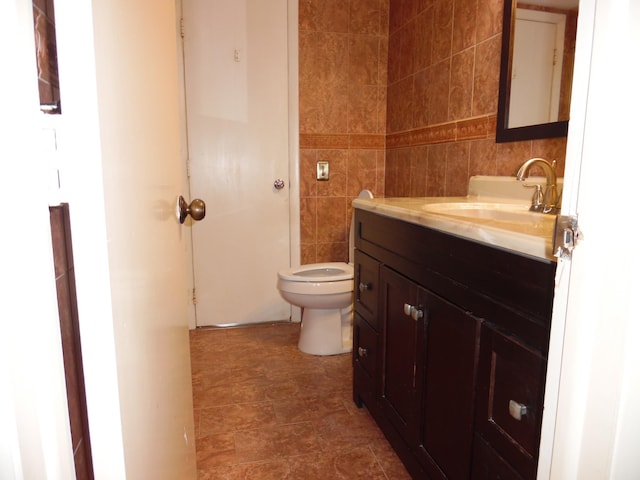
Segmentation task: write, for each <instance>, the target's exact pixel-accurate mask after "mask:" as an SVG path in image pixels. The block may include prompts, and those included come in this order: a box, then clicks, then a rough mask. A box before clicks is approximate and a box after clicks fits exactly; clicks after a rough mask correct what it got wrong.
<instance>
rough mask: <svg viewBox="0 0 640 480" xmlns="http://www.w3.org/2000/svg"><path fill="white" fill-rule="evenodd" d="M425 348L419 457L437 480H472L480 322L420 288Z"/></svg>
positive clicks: (419, 302) (418, 446)
mask: <svg viewBox="0 0 640 480" xmlns="http://www.w3.org/2000/svg"><path fill="white" fill-rule="evenodd" d="M418 304H419V305H421V306H422V310H423V312H424V317H425V328H426V349H425V352H424V354H425V356H424V368H423V370H422V372H421V376H422V379H421V380H422V382H420V383H421V384H422V389H423V392H424V393H423V396H422V405H421V406H420V429H419V439H418V445H417V450H416V451H417V456H418V458H419V460H420V462H421V463H422V464H423V466H424V468H425V469H426V470H427V472H429V473H430V474H431V477H432V478H448V479H451V480H456V479H460V480H462V479H467V478H469V474H470V469H471V449H472V448H471V447H472V443H473V415H474V406H475V404H474V402H475V396H474V391H475V375H476V370H477V358H478V350H479V345H480V324H481V322H480V320H478V319H477V318H475V317H473V316H471V315H469V314H468V313H466V312H465V311H463V310H461V309H460V308H458V307H456V306H455V305H453V304H451V303H449V302H447V301H445V300H444V299H442V298H440V297H438V296H436V295H434V294H433V293H430V292H428V291H425V290H423V289H420V290H419V293H418Z"/></svg>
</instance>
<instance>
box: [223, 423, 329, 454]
mask: <svg viewBox="0 0 640 480" xmlns="http://www.w3.org/2000/svg"><path fill="white" fill-rule="evenodd" d="M235 440H236V451H237V455H238V462H239V463H247V462H258V461H265V460H271V459H281V458H286V457H290V456H294V455H304V454H308V453H313V452H317V451H318V450H319V448H320V444H319V442H318V437H317V435H316V433H315V430H314V428H313V425H312V424H311V422H305V423H296V424H292V425H278V426H275V427H270V428H262V429H258V430H246V431H242V432H236V433H235Z"/></svg>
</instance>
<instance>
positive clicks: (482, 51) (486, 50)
mask: <svg viewBox="0 0 640 480" xmlns="http://www.w3.org/2000/svg"><path fill="white" fill-rule="evenodd" d="M501 41H502V37H501V36H500V35H496V36H494V37H491V38H490V39H488V40H486V41H484V42H482V43H479V44H478V45H477V46H476V61H475V63H476V69H475V75H474V78H473V112H472V113H473V115H485V114H489V113H495V112H497V111H498V83H499V80H500V52H501V49H502V48H501Z"/></svg>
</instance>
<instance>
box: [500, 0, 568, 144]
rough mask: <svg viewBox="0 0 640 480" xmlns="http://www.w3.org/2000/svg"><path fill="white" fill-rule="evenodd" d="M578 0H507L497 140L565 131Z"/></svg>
mask: <svg viewBox="0 0 640 480" xmlns="http://www.w3.org/2000/svg"><path fill="white" fill-rule="evenodd" d="M578 2H579V0H526V1H523V0H505V2H504V19H503V30H502V54H501V60H500V92H499V96H498V124H497V128H496V142H498V143H502V142H514V141H519V140H532V139H537V138H553V137H563V136H566V135H567V127H568V123H569V122H568V121H569V105H570V103H571V80H572V77H573V58H574V53H575V39H576V26H577V18H578Z"/></svg>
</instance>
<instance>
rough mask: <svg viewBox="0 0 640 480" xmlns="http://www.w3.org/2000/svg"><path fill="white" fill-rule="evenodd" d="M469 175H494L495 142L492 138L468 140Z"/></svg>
mask: <svg viewBox="0 0 640 480" xmlns="http://www.w3.org/2000/svg"><path fill="white" fill-rule="evenodd" d="M469 175H496V142H495V141H494V140H493V139H486V140H477V141H473V142H470V144H469Z"/></svg>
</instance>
